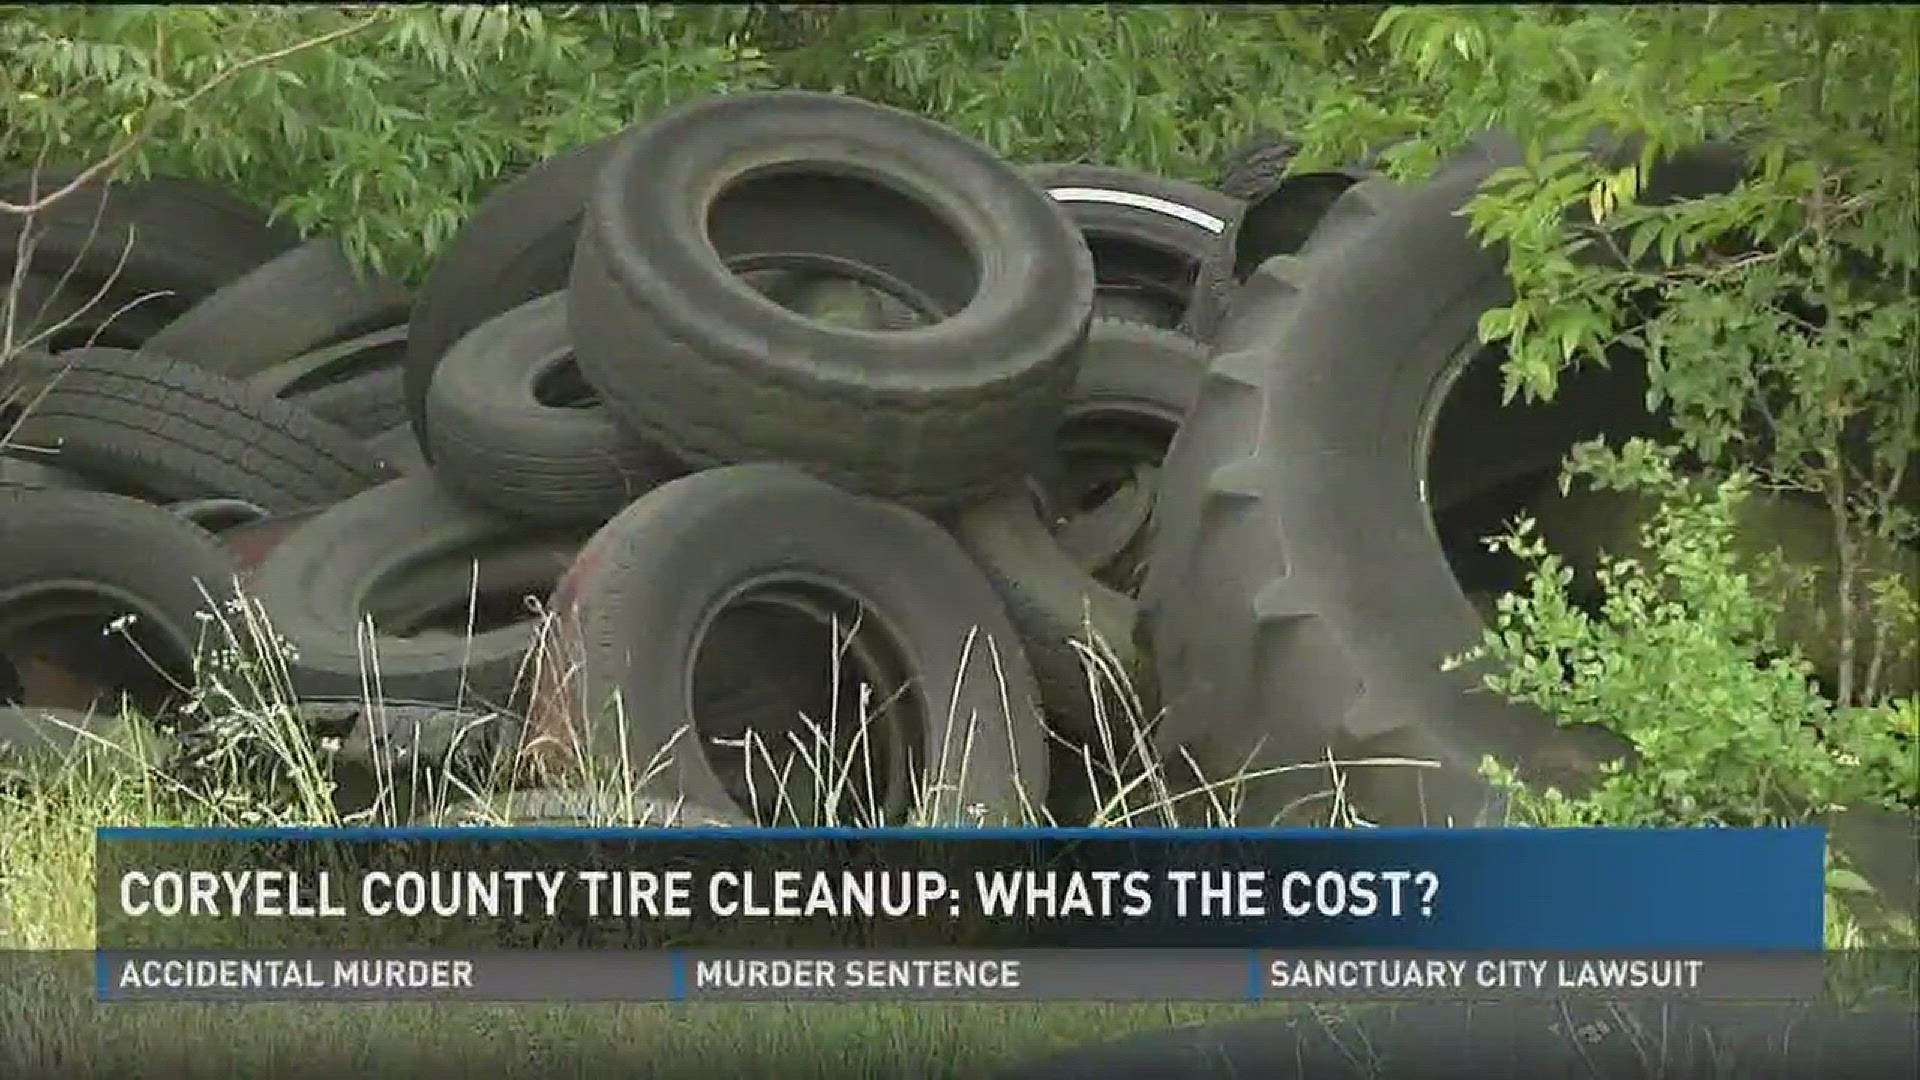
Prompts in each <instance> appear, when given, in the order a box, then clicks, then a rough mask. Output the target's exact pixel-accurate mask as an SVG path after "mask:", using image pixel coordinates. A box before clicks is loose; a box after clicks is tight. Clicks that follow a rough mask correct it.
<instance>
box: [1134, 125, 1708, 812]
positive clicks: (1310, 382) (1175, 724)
mask: <svg viewBox="0 0 1920 1080" xmlns="http://www.w3.org/2000/svg"><path fill="white" fill-rule="evenodd" d="M1517 154H1518V151H1517V149H1515V148H1513V147H1512V146H1511V145H1510V141H1502V140H1496V139H1491V138H1489V139H1487V140H1483V141H1482V142H1481V143H1478V144H1476V145H1474V146H1472V147H1470V148H1469V149H1468V150H1467V151H1465V152H1463V153H1462V154H1461V155H1460V156H1459V157H1458V158H1456V159H1455V161H1454V162H1453V163H1451V164H1450V165H1449V166H1448V167H1447V168H1446V169H1444V170H1443V171H1442V172H1441V173H1440V174H1439V175H1437V176H1436V177H1435V178H1434V179H1432V180H1431V181H1429V182H1427V183H1426V184H1424V185H1421V186H1418V187H1415V188H1412V189H1403V188H1400V187H1398V186H1396V185H1393V184H1390V183H1388V182H1386V181H1384V180H1378V181H1370V182H1367V183H1363V184H1359V185H1355V186H1354V187H1352V188H1351V189H1350V190H1348V192H1347V193H1346V194H1345V195H1343V196H1342V198H1341V201H1340V204H1339V205H1338V206H1336V207H1335V208H1334V210H1333V211H1332V212H1331V213H1330V214H1329V216H1328V219H1327V223H1326V225H1325V226H1324V227H1323V231H1322V235H1321V236H1320V237H1318V238H1316V241H1315V243H1314V244H1312V245H1309V247H1308V250H1307V252H1306V254H1305V255H1304V256H1303V257H1302V258H1300V259H1289V258H1287V257H1281V258H1277V259H1273V260H1269V261H1268V262H1267V263H1265V264H1263V265H1262V267H1261V268H1260V270H1259V271H1258V272H1257V274H1256V275H1255V276H1254V278H1253V279H1252V281H1250V283H1249V285H1248V286H1247V292H1246V293H1245V294H1244V295H1245V296H1246V297H1247V299H1248V302H1247V303H1244V304H1243V305H1239V306H1238V307H1237V309H1236V312H1235V315H1234V319H1233V320H1232V322H1231V323H1230V324H1229V325H1228V326H1227V327H1225V329H1224V332H1223V335H1222V339H1223V345H1222V348H1221V350H1220V351H1217V352H1216V353H1215V355H1214V358H1213V362H1212V366H1211V368H1210V370H1209V372H1208V374H1207V377H1206V379H1205V381H1204V383H1203V385H1202V388H1201V393H1200V397H1199V401H1198V403H1197V405H1196V406H1195V409H1194V411H1193V413H1192V414H1191V415H1190V416H1189V418H1188V421H1187V423H1186V424H1185V425H1184V426H1183V427H1182V428H1181V431H1180V434H1179V436H1178V437H1177V438H1176V439H1175V441H1174V447H1173V449H1172V451H1171V452H1170V453H1169V455H1168V459H1167V462H1166V464H1165V466H1164V467H1163V470H1162V481H1161V485H1162V487H1161V497H1160V501H1159V503H1158V506H1157V511H1156V512H1157V515H1158V517H1159V519H1160V521H1159V524H1158V526H1157V527H1156V530H1155V532H1154V538H1153V544H1154V547H1153V552H1152V560H1151V569H1150V571H1149V574H1148V580H1147V584H1146V586H1145V589H1144V590H1143V594H1142V629H1143V634H1144V636H1145V638H1146V647H1147V648H1148V650H1149V651H1150V652H1151V653H1152V654H1153V656H1154V663H1155V666H1156V670H1157V671H1158V674H1159V679H1158V685H1159V687H1160V689H1161V693H1162V702H1163V704H1164V706H1165V708H1166V710H1167V713H1166V718H1165V720H1164V721H1163V727H1162V729H1161V737H1162V738H1163V739H1165V740H1166V753H1167V756H1168V758H1169V759H1179V758H1183V757H1190V758H1191V759H1192V760H1193V761H1195V762H1196V763H1197V764H1198V766H1199V771H1200V775H1199V776H1198V777H1195V778H1194V779H1196V780H1202V781H1208V782H1214V783H1222V782H1227V781H1229V780H1231V779H1232V778H1234V777H1236V776H1240V777H1244V776H1246V775H1247V773H1248V770H1255V771H1260V770H1267V769H1273V768H1290V769H1293V770H1296V771H1292V772H1289V773H1285V774H1281V775H1274V776H1270V777H1267V778H1265V779H1261V780H1253V781H1250V782H1247V783H1244V784H1241V785H1238V786H1239V791H1238V792H1237V795H1238V797H1239V798H1240V799H1241V808H1242V816H1243V820H1241V821H1240V822H1239V824H1243V825H1246V824H1264V823H1266V822H1268V821H1271V820H1274V819H1276V818H1279V817H1282V816H1283V815H1286V814H1288V813H1290V812H1291V811H1292V810H1295V809H1299V808H1303V807H1304V808H1308V809H1317V807H1315V804H1314V802H1313V801H1312V800H1314V799H1315V798H1316V797H1317V796H1318V795H1320V794H1321V793H1324V792H1325V791H1326V790H1327V789H1328V788H1329V787H1330V778H1329V776H1328V773H1327V770H1326V769H1325V768H1321V767H1316V765H1315V763H1320V762H1325V761H1326V760H1327V759H1328V757H1329V756H1330V755H1331V756H1332V757H1334V758H1335V759H1337V760H1352V759H1355V758H1360V757H1374V756H1376V755H1378V756H1391V757H1397V758H1410V759H1418V760H1423V761H1427V762H1431V763H1434V764H1436V765H1437V766H1438V767H1437V768H1416V767H1409V766H1398V765H1387V766H1380V767H1369V768H1349V769H1346V770H1345V776H1344V790H1345V793H1346V795H1347V797H1348V798H1349V799H1350V800H1352V801H1353V803H1355V804H1357V805H1358V806H1359V807H1360V808H1361V809H1362V811H1363V813H1364V814H1365V815H1366V816H1368V817H1371V818H1372V819H1374V820H1376V821H1385V822H1390V823H1394V824H1408V825H1413V824H1446V823H1449V822H1451V823H1455V824H1468V823H1486V822H1489V821H1494V820H1497V819H1498V816H1499V815H1500V814H1501V813H1502V812H1503V810H1504V807H1503V806H1502V802H1501V800H1500V799H1499V798H1498V797H1496V795H1495V793H1494V792H1493V791H1492V790H1491V788H1490V787H1489V785H1487V784H1486V783H1485V782H1484V781H1483V780H1482V779H1481V777H1480V775H1479V773H1478V766H1479V764H1480V762H1481V761H1482V759H1483V757H1484V756H1487V755H1491V756H1493V757H1496V758H1498V759H1500V760H1502V761H1503V762H1505V763H1507V764H1508V765H1509V766H1511V767H1514V768H1515V769H1517V770H1518V771H1519V772H1520V774H1521V775H1522V776H1524V777H1527V778H1529V779H1531V780H1535V781H1540V782H1548V783H1554V784H1557V785H1559V786H1561V787H1562V789H1563V790H1569V789H1577V788H1578V787H1579V786H1580V784H1581V783H1582V782H1583V781H1585V780H1587V779H1589V778H1590V777H1591V775H1592V769H1593V768H1594V766H1595V765H1597V764H1598V763H1599V762H1600V761H1601V760H1603V759H1605V758H1609V757H1620V756H1624V753H1625V751H1624V748H1623V747H1622V746H1621V745H1620V744H1618V743H1617V742H1616V741H1614V740H1613V739H1611V738H1610V737H1608V736H1606V735H1605V734H1603V733H1598V732H1594V731H1591V730H1571V729H1570V730H1564V731H1563V730H1560V729H1558V728H1556V726H1555V725H1554V724H1553V722H1552V721H1551V720H1550V719H1548V718H1547V717H1545V716H1544V715H1542V714H1540V713H1539V712H1537V711H1535V710H1533V709H1530V708H1524V707H1521V706H1519V705H1515V704H1510V703H1507V702H1505V701H1502V700H1500V699H1498V698H1496V697H1495V696H1494V695H1491V694H1488V693H1485V692H1484V691H1483V690H1482V689H1481V687H1480V682H1479V673H1478V672H1475V671H1471V670H1455V671H1442V670H1441V663H1442V661H1443V659H1444V658H1446V657H1448V656H1452V655H1456V654H1458V653H1460V652H1463V651H1465V649H1466V648H1467V647H1469V646H1470V645H1471V644H1472V643H1473V642H1474V641H1476V640H1477V639H1478V637H1479V633H1480V624H1479V621H1478V618H1477V616H1476V614H1475V612H1474V610H1473V607H1472V606H1471V604H1470V603H1469V601H1468V600H1467V598H1466V596H1465V595H1464V593H1463V592H1462V588H1461V585H1460V583H1459V582H1458V581H1457V580H1456V579H1455V577H1454V575H1453V573H1452V571H1451V569H1450V567H1449V565H1448V562H1447V559H1446V556H1445V554H1444V552H1443V550H1442V548H1441V546H1440V543H1439V542H1438V539H1437V537H1436V528H1435V525H1434V521H1433V516H1432V508H1433V507H1434V506H1436V505H1439V504H1440V502H1441V498H1440V495H1439V494H1438V492H1439V491H1440V489H1442V488H1444V487H1447V486H1449V485H1452V486H1455V487H1459V486H1463V485H1466V484H1468V483H1469V481H1468V480H1462V479H1460V476H1461V474H1464V475H1465V476H1466V477H1468V478H1472V477H1474V476H1476V475H1478V474H1480V473H1483V472H1486V471H1490V470H1491V471H1498V469H1499V468H1501V467H1503V466H1502V462H1503V461H1505V460H1507V459H1512V458H1515V457H1524V456H1525V455H1524V454H1523V453H1521V451H1524V450H1527V449H1530V448H1533V447H1538V448H1540V449H1542V450H1544V451H1546V453H1545V454H1543V457H1545V458H1546V459H1547V460H1548V461H1549V462H1557V461H1558V460H1559V457H1560V455H1562V454H1564V452H1565V451H1566V449H1567V448H1568V447H1570V446H1571V445H1572V444H1573V443H1574V442H1576V441H1578V440H1579V439H1580V438H1583V437H1591V436H1593V435H1596V434H1601V433H1610V429H1609V428H1608V427H1607V426H1606V425H1607V424H1608V423H1610V422H1615V421H1617V417H1618V416H1619V415H1620V411H1621V410H1626V415H1629V416H1633V415H1636V414H1637V415H1644V407H1643V406H1640V404H1639V400H1640V399H1639V398H1638V397H1637V396H1636V395H1637V394H1639V393H1640V392H1641V390H1642V389H1643V388H1642V387H1640V386H1637V385H1635V383H1634V381H1633V380H1632V379H1621V378H1618V377H1615V376H1612V375H1607V374H1606V373H1600V374H1599V378H1600V381H1599V383H1598V385H1597V387H1595V386H1589V385H1586V384H1583V385H1578V386H1576V385H1573V382H1577V381H1579V380H1578V378H1577V377H1576V378H1574V379H1572V380H1570V382H1569V384H1568V385H1565V386H1563V387H1562V390H1561V393H1560V394H1559V395H1558V397H1557V398H1556V399H1555V404H1554V405H1551V406H1538V407H1523V408H1515V409H1510V410H1501V409H1500V408H1499V403H1500V398H1499V365H1498V364H1497V363H1479V364H1473V363H1470V361H1472V360H1473V359H1474V358H1475V356H1476V355H1477V346H1476V345H1475V341H1476V337H1475V332H1476V325H1477V320H1478V318H1479V316H1480V313H1481V312H1483V311H1485V310H1487V309H1488V308H1489V307H1492V306H1494V305H1497V304H1501V303H1504V302H1505V298H1506V297H1507V296H1508V295H1509V293H1508V291H1507V290H1508V286H1507V283H1506V278H1505V275H1504V272H1503V270H1504V268H1503V264H1502V259H1501V256H1500V254H1499V253H1498V252H1497V251H1489V250H1487V249H1484V248H1482V247H1481V246H1480V245H1479V243H1478V242H1477V241H1476V240H1475V239H1474V238H1473V237H1471V236H1470V235H1469V234H1468V232H1467V228H1466V223H1465V222H1464V220H1462V219H1461V218H1459V217H1457V216H1456V215H1455V211H1457V210H1458V208H1459V207H1460V206H1461V205H1462V204H1463V203H1465V202H1466V201H1467V200H1468V199H1469V198H1471V197H1472V195H1473V194H1474V192H1475V191H1476V190H1477V189H1478V187H1479V184H1480V182H1481V180H1482V179H1483V178H1484V177H1486V176H1487V175H1488V174H1489V173H1491V172H1492V171H1493V170H1494V169H1495V168H1496V167H1498V166H1500V165H1503V164H1505V163H1507V162H1509V161H1511V160H1515V159H1516V158H1517ZM1738 175H1739V171H1738V170H1729V169H1728V168H1726V164H1725V161H1724V159H1723V158H1722V159H1719V160H1718V161H1716V160H1715V155H1713V154H1712V153H1704V154H1701V155H1698V160H1695V159H1694V158H1688V159H1683V160H1676V161H1675V162H1673V163H1670V164H1669V166H1668V167H1666V168H1663V169H1661V170H1657V171H1656V172H1655V174H1654V176H1653V178H1652V183H1651V184H1650V186H1649V191H1650V196H1649V197H1651V198H1659V197H1684V196H1685V195H1686V194H1688V193H1690V192H1692V191H1708V190H1713V189H1715V188H1716V187H1719V188H1720V189H1722V190H1724V188H1725V187H1726V186H1730V185H1731V183H1732V182H1733V181H1734V179H1736V178H1737V177H1738ZM1663 193H1664V195H1663ZM1476 372H1478V374H1475V373H1476ZM1463 373H1464V374H1463ZM1456 376H1458V377H1459V378H1458V380H1457V381H1456ZM1476 379H1477V380H1478V382H1475V380H1476ZM1623 385H1624V386H1625V391H1624V392H1623V391H1621V389H1620V388H1621V387H1622V386H1623ZM1470 387H1472V388H1477V389H1478V390H1480V391H1483V392H1482V393H1480V394H1479V396H1477V397H1475V396H1473V395H1470V394H1467V391H1468V389H1469V388H1470ZM1463 395H1464V396H1465V397H1466V400H1465V401H1460V400H1459V399H1461V398H1462V397H1463ZM1443 404H1445V405H1446V406H1447V408H1446V409H1445V410H1443V409H1442V408H1441V406H1442V405H1443ZM1456 406H1458V407H1456ZM1482 406H1484V411H1479V412H1476V411H1474V410H1475V409H1476V408H1480V407H1482ZM1503 425H1504V426H1503ZM1456 428H1464V429H1466V430H1467V432H1468V434H1467V435H1463V436H1461V438H1460V440H1459V441H1460V442H1461V444H1462V445H1464V446H1466V447H1467V450H1466V451H1465V452H1464V453H1460V454H1454V453H1453V452H1452V451H1451V450H1449V451H1448V452H1447V453H1445V454H1443V453H1441V452H1440V451H1441V450H1442V449H1443V448H1446V447H1450V446H1451V445H1452V443H1451V442H1450V441H1449V440H1450V439H1451V437H1452V431H1453V429H1456ZM1516 431H1517V432H1519V433H1520V434H1521V435H1522V436H1524V439H1522V440H1521V442H1520V443H1519V444H1517V445H1516V444H1515V443H1514V442H1513V440H1512V438H1511V436H1512V435H1513V434H1514V433H1515V432H1516ZM1430 435H1431V436H1432V440H1431V442H1429V436H1430ZM1248 819H1251V820H1248Z"/></svg>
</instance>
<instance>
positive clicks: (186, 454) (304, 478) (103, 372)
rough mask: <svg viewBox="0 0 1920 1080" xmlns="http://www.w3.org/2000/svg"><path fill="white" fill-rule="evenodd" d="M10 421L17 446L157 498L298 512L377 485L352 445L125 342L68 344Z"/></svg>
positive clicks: (321, 426) (287, 409) (238, 386)
mask: <svg viewBox="0 0 1920 1080" xmlns="http://www.w3.org/2000/svg"><path fill="white" fill-rule="evenodd" d="M52 362H53V363H54V364H56V365H58V368H59V370H58V371H57V374H56V376H55V377H54V378H53V381H52V385H50V386H49V387H48V388H47V391H46V393H45V394H43V395H42V396H41V397H40V399H39V402H38V404H36V405H35V406H34V407H33V409H32V411H31V412H29V413H28V415H27V416H26V417H25V418H24V419H23V420H21V422H20V425H19V428H18V431H17V438H18V440H19V441H20V442H22V443H25V444H28V445H34V446H45V447H53V448H57V449H58V451H59V453H58V463H59V464H60V465H61V466H62V467H63V468H69V469H73V470H74V471H76V472H79V473H82V474H85V475H88V476H92V477H94V478H97V479H99V480H102V481H104V482H106V483H108V484H110V485H112V486H113V487H114V488H115V489H116V490H121V491H125V492H128V493H131V494H138V495H140V496H142V497H144V498H148V499H151V500H152V501H157V502H177V501H182V500H187V499H206V498H235V499H244V500H246V501H247V502H250V503H253V504H254V505H255V506H259V507H261V508H263V509H266V510H271V511H279V510H297V509H300V508H302V507H306V506H316V505H320V504H323V503H329V502H333V501H335V500H338V499H342V498H345V497H347V496H348V495H351V494H353V493H354V492H357V491H361V490H364V489H365V488H367V487H369V486H371V485H373V484H375V483H378V482H379V481H380V480H381V479H383V478H384V476H385V473H384V470H383V469H382V468H381V467H380V465H379V463H378V462H377V461H375V460H374V459H373V456H372V455H371V454H370V453H369V452H368V451H367V450H366V448H365V447H364V446H363V445H361V443H360V442H359V441H358V440H357V439H355V438H353V437H352V436H351V435H348V434H347V433H346V432H343V431H341V430H340V429H338V428H336V427H334V426H333V425H331V424H328V423H326V422H324V421H322V420H320V419H318V418H316V417H314V416H313V415H311V414H309V413H308V412H307V411H306V410H305V409H302V408H300V407H299V406H297V405H294V404H291V403H289V402H285V401H279V400H276V399H274V398H272V397H269V396H267V395H265V394H261V393H259V392H257V391H254V390H252V389H250V388H249V387H248V386H247V385H246V384H244V383H239V382H235V381H233V380H231V379H227V378H224V377H222V376H219V375H215V374H213V373H211V372H208V371H203V370H201V369H200V368H199V367H197V366H195V365H193V364H191V363H188V362H187V361H184V360H170V359H167V358H164V357H160V356H150V355H146V354H143V353H136V352H132V351H129V350H125V349H104V348H102V349H75V350H72V351H70V352H65V353H61V354H59V355H57V356H55V357H53V358H52Z"/></svg>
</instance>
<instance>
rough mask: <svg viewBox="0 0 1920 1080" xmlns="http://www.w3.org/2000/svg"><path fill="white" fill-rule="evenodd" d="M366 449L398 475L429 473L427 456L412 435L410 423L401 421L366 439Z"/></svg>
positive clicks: (412, 430) (430, 470)
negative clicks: (401, 422)
mask: <svg viewBox="0 0 1920 1080" xmlns="http://www.w3.org/2000/svg"><path fill="white" fill-rule="evenodd" d="M367 449H368V450H369V451H371V452H372V453H373V456H374V457H375V458H377V459H378V460H379V461H380V463H381V464H382V465H384V466H386V467H387V468H388V469H389V470H391V471H392V472H394V473H396V474H398V475H400V476H419V475H421V474H422V473H430V472H432V469H431V467H430V466H428V464H427V456H426V454H425V453H423V452H422V451H421V449H420V443H419V440H417V439H416V438H415V437H414V429H413V425H412V424H407V423H403V424H400V425H398V426H396V427H391V428H388V429H387V430H385V431H383V432H381V433H379V434H378V435H375V436H373V437H372V438H370V439H368V440H367Z"/></svg>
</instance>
